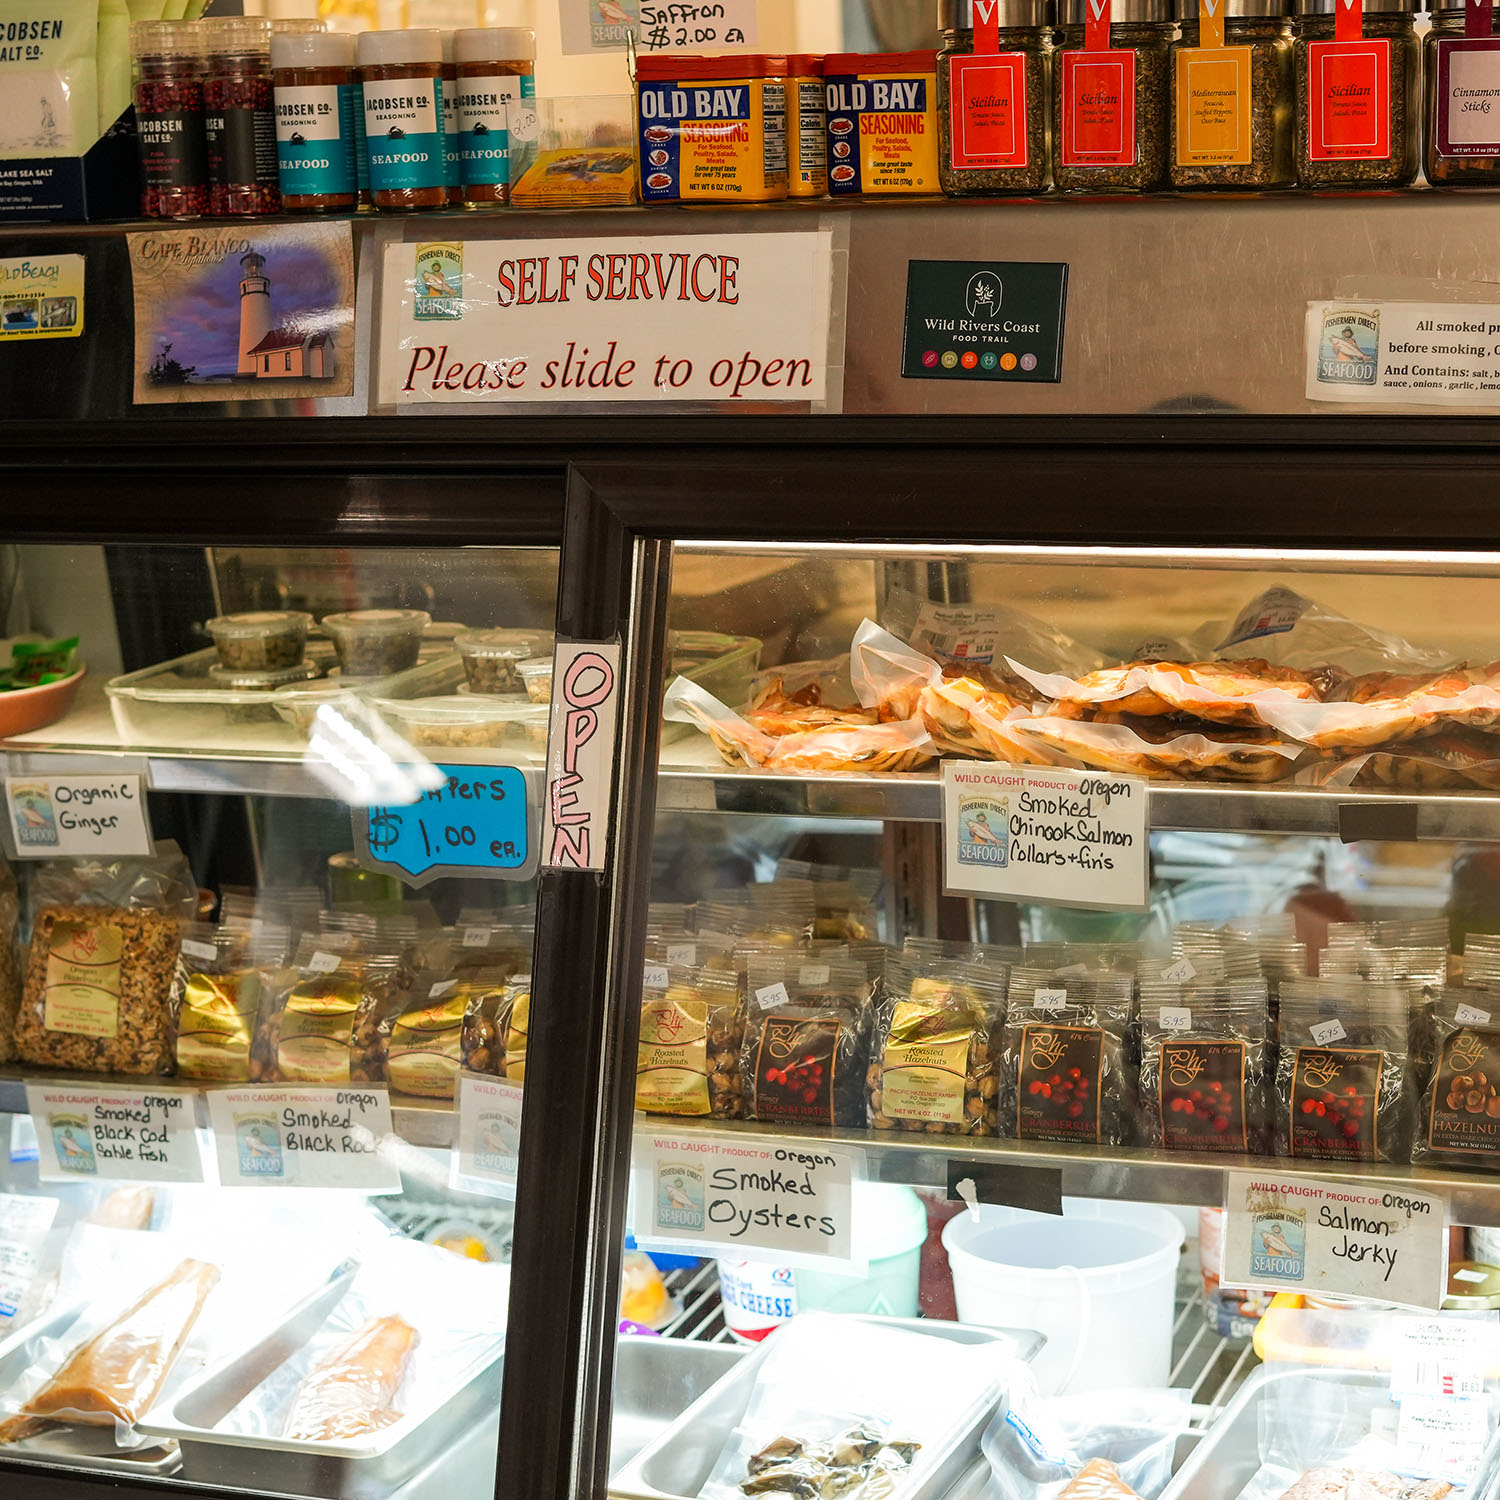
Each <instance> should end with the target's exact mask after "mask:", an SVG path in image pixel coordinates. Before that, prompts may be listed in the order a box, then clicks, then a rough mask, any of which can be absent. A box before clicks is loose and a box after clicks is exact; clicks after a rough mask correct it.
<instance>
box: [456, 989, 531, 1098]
mask: <svg viewBox="0 0 1500 1500" xmlns="http://www.w3.org/2000/svg"><path fill="white" fill-rule="evenodd" d="M463 988H464V989H465V990H466V992H467V999H468V1004H467V1007H466V1009H465V1011H464V1029H463V1061H464V1067H465V1069H467V1071H469V1072H470V1073H485V1074H488V1075H489V1077H491V1078H509V1079H512V1080H513V1081H515V1082H520V1081H521V1080H522V1079H524V1078H525V1076H526V1033H527V1029H528V1028H529V1026H530V1024H531V975H530V974H529V973H526V974H510V975H502V974H501V973H500V972H499V971H491V972H489V973H485V972H483V971H481V972H480V973H477V974H475V975H473V976H472V978H470V979H466V980H465V981H464V984H463Z"/></svg>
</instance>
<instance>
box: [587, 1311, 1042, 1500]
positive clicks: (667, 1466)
mask: <svg viewBox="0 0 1500 1500" xmlns="http://www.w3.org/2000/svg"><path fill="white" fill-rule="evenodd" d="M860 1321H861V1322H865V1323H878V1324H881V1325H883V1326H885V1327H888V1328H902V1329H906V1330H908V1331H910V1332H913V1333H925V1334H928V1335H931V1336H934V1337H937V1338H944V1339H949V1340H951V1341H952V1342H953V1343H955V1344H989V1343H996V1344H1008V1345H1010V1346H1011V1348H1012V1349H1013V1350H1014V1352H1015V1354H1016V1357H1017V1358H1019V1359H1028V1360H1029V1359H1033V1358H1034V1357H1035V1356H1036V1353H1037V1351H1038V1350H1039V1349H1040V1348H1041V1347H1042V1345H1043V1343H1044V1342H1045V1339H1044V1338H1043V1336H1042V1335H1041V1334H1040V1333H1034V1332H1032V1331H1031V1330H1029V1329H1005V1328H971V1327H968V1326H966V1325H964V1324H961V1323H942V1322H938V1321H936V1320H934V1319H928V1318H861V1319H860ZM770 1347H771V1346H770V1345H768V1344H762V1345H761V1347H760V1348H759V1349H758V1350H756V1351H755V1352H754V1353H753V1354H751V1355H750V1356H749V1357H747V1358H746V1359H743V1360H741V1361H740V1362H739V1364H737V1365H736V1366H735V1367H734V1368H733V1369H732V1370H730V1371H729V1373H728V1374H726V1375H725V1376H724V1377H723V1378H722V1379H721V1380H719V1381H718V1382H717V1383H716V1384H715V1385H713V1386H712V1387H710V1388H709V1389H708V1390H707V1391H705V1392H704V1394H703V1395H702V1396H701V1397H699V1399H698V1400H697V1401H695V1402H694V1403H693V1404H692V1405H691V1406H690V1407H689V1408H688V1409H687V1410H686V1411H685V1412H683V1414H682V1415H681V1416H680V1417H679V1418H678V1419H677V1420H676V1421H675V1422H673V1423H672V1425H671V1426H670V1427H668V1428H667V1430H666V1431H665V1432H663V1433H662V1434H661V1435H660V1436H659V1437H658V1438H656V1440H655V1441H654V1442H651V1443H649V1444H648V1445H647V1446H646V1447H645V1448H643V1449H642V1450H641V1452H640V1453H638V1454H637V1455H636V1456H635V1458H634V1459H632V1460H631V1462H630V1463H628V1464H627V1465H626V1466H625V1467H624V1468H623V1469H621V1470H620V1472H619V1473H618V1474H616V1475H615V1476H614V1478H613V1479H611V1480H610V1484H609V1491H610V1494H611V1495H612V1496H616V1497H618V1500H695V1497H696V1496H697V1495H698V1493H699V1492H700V1491H701V1490H702V1488H703V1485H704V1483H705V1482H706V1481H707V1479H708V1476H709V1475H710V1474H711V1473H712V1472H713V1467H714V1464H715V1462H716V1461H717V1460H718V1457H719V1453H720V1451H721V1450H722V1449H723V1447H724V1444H725V1442H726V1441H727V1440H728V1438H729V1436H730V1434H731V1433H732V1432H733V1431H734V1429H735V1428H736V1427H737V1426H738V1425H739V1423H740V1420H741V1418H742V1417H743V1416H744V1415H745V1408H746V1407H747V1406H748V1405H749V1404H750V1395H751V1392H752V1391H753V1390H754V1388H755V1380H756V1377H757V1375H759V1373H760V1367H761V1365H763V1364H764V1363H765V1360H766V1357H767V1355H768V1354H769V1352H770ZM998 1399H999V1397H998V1392H997V1393H996V1394H995V1395H994V1396H992V1397H991V1398H990V1399H989V1400H986V1401H976V1402H975V1403H974V1404H973V1405H972V1406H971V1407H970V1408H969V1409H968V1410H967V1411H966V1412H964V1413H962V1414H961V1417H960V1419H959V1421H958V1422H957V1423H956V1424H955V1428H954V1432H953V1435H952V1437H950V1438H949V1440H948V1441H947V1442H946V1443H945V1444H944V1445H943V1447H942V1448H941V1450H940V1451H939V1452H938V1453H937V1455H936V1458H935V1461H934V1462H933V1463H932V1464H931V1466H930V1467H929V1468H928V1469H927V1471H926V1473H925V1474H924V1476H923V1477H922V1479H921V1480H920V1482H919V1483H917V1484H916V1485H915V1486H914V1487H912V1488H909V1489H906V1490H905V1491H904V1492H903V1494H902V1495H901V1500H937V1497H939V1496H942V1495H944V1494H946V1492H947V1491H948V1490H949V1489H950V1488H951V1487H952V1486H953V1484H954V1483H955V1482H956V1481H957V1480H958V1479H959V1477H960V1476H961V1475H962V1474H963V1473H964V1471H965V1470H966V1469H968V1467H969V1466H970V1464H971V1463H972V1462H973V1460H974V1458H975V1456H976V1454H978V1452H979V1439H980V1437H981V1435H982V1434H983V1432H984V1428H985V1424H986V1423H987V1422H988V1421H989V1419H990V1416H991V1415H992V1413H993V1412H994V1409H995V1403H996V1401H997V1400H998Z"/></svg>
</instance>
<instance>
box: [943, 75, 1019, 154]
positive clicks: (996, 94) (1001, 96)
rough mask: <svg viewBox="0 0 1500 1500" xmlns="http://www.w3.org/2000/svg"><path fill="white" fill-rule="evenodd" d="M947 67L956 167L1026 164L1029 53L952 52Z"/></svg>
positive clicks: (952, 151) (950, 151)
mask: <svg viewBox="0 0 1500 1500" xmlns="http://www.w3.org/2000/svg"><path fill="white" fill-rule="evenodd" d="M948 67H949V73H948V95H949V98H950V100H951V101H952V102H951V108H952V110H953V128H952V129H951V130H950V131H949V139H950V143H951V144H950V150H949V155H950V157H951V159H952V160H951V165H952V166H953V168H954V170H955V171H966V170H968V171H974V170H985V169H989V168H993V167H1024V166H1026V165H1027V162H1028V150H1027V147H1028V142H1027V139H1026V54H1025V53H1024V52H992V53H989V54H978V55H975V56H972V57H954V58H951V59H950V60H949V63H948Z"/></svg>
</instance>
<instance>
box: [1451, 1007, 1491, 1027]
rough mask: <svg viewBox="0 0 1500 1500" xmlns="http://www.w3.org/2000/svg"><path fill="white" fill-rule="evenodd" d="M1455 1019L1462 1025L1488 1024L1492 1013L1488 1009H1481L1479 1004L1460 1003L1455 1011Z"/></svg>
mask: <svg viewBox="0 0 1500 1500" xmlns="http://www.w3.org/2000/svg"><path fill="white" fill-rule="evenodd" d="M1453 1019H1454V1020H1455V1021H1457V1022H1458V1024H1459V1025H1460V1026H1488V1025H1489V1024H1490V1013H1489V1011H1487V1010H1480V1008H1479V1007H1478V1006H1477V1005H1460V1006H1459V1007H1458V1008H1457V1009H1456V1010H1455V1011H1454V1012H1453Z"/></svg>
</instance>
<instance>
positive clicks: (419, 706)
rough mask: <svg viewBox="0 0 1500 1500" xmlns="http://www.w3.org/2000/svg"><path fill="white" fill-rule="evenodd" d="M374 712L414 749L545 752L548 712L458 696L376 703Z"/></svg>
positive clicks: (468, 695) (526, 705) (512, 702)
mask: <svg viewBox="0 0 1500 1500" xmlns="http://www.w3.org/2000/svg"><path fill="white" fill-rule="evenodd" d="M375 702H376V707H377V708H379V710H380V712H381V713H382V714H383V715H384V716H385V718H386V720H387V722H389V723H390V724H391V725H392V726H393V727H394V728H396V729H397V730H399V731H400V732H401V733H402V734H403V735H405V736H406V738H407V740H408V741H409V742H410V743H411V744H412V745H414V746H416V747H417V748H418V749H432V748H437V749H448V750H501V749H505V750H531V751H535V752H537V753H541V752H543V751H545V750H546V748H547V724H548V720H549V718H550V717H551V715H550V711H549V710H548V709H546V708H543V707H540V706H538V705H537V704H534V703H527V702H525V701H517V700H514V699H511V700H506V699H504V698H491V697H486V696H485V695H484V694H482V693H464V692H461V691H460V692H458V693H455V694H453V695H452V696H451V697H441V698H379V699H376V700H375Z"/></svg>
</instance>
